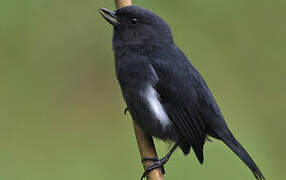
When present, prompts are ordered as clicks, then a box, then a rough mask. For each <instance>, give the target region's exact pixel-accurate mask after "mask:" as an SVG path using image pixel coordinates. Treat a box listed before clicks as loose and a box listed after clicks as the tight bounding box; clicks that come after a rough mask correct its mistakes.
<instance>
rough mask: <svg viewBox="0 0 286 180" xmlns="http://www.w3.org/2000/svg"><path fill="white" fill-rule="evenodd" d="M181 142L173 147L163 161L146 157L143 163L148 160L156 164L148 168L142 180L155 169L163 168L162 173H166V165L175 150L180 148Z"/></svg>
mask: <svg viewBox="0 0 286 180" xmlns="http://www.w3.org/2000/svg"><path fill="white" fill-rule="evenodd" d="M180 142H181V141H178V142H176V144H175V145H174V146H173V147H172V149H171V150H170V151H169V152H168V153H167V154H166V156H164V157H163V158H162V159H157V158H153V157H145V158H143V159H142V162H144V161H147V160H151V161H154V163H152V164H150V165H149V166H147V169H146V170H145V172H144V173H143V175H142V176H141V180H142V179H143V178H144V177H146V175H147V174H148V173H149V172H150V171H152V170H153V169H157V168H159V167H161V169H162V173H163V174H164V173H165V170H164V164H166V163H167V162H168V160H169V158H170V157H171V155H172V154H173V152H174V151H175V149H176V148H177V147H178V146H179V144H180Z"/></svg>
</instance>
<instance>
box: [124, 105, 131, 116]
mask: <svg viewBox="0 0 286 180" xmlns="http://www.w3.org/2000/svg"><path fill="white" fill-rule="evenodd" d="M127 111H130V110H129V109H128V107H126V108H125V109H124V115H126V113H127Z"/></svg>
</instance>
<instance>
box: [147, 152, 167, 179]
mask: <svg viewBox="0 0 286 180" xmlns="http://www.w3.org/2000/svg"><path fill="white" fill-rule="evenodd" d="M168 160H169V158H168V157H164V158H162V159H157V158H154V157H145V158H143V159H142V163H143V162H144V161H153V163H152V164H150V165H148V166H147V169H146V170H145V171H144V173H143V175H142V176H141V180H143V179H144V177H146V176H147V174H148V173H149V172H151V171H152V170H154V169H157V168H161V172H162V174H165V169H164V164H166V163H167V162H168Z"/></svg>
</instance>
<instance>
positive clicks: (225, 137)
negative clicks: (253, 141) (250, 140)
mask: <svg viewBox="0 0 286 180" xmlns="http://www.w3.org/2000/svg"><path fill="white" fill-rule="evenodd" d="M217 136H218V138H219V139H221V140H222V141H223V142H224V143H225V144H226V145H227V146H228V147H229V148H230V149H231V150H232V151H233V152H234V153H235V154H236V155H237V156H238V157H239V158H240V159H241V160H242V161H243V162H244V163H245V164H246V165H247V167H248V168H249V169H250V170H251V171H252V173H253V175H254V176H255V178H256V179H257V180H265V177H264V176H263V174H262V173H261V171H260V170H259V169H258V167H257V166H256V164H255V162H254V161H253V160H252V158H251V157H250V156H249V154H248V153H247V152H246V150H245V149H244V148H243V147H242V146H241V145H240V144H239V142H238V141H237V140H236V139H235V138H234V136H233V135H232V133H231V132H230V131H229V129H228V128H227V127H225V128H224V130H222V131H220V132H219V133H217Z"/></svg>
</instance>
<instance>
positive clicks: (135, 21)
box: [130, 18, 138, 24]
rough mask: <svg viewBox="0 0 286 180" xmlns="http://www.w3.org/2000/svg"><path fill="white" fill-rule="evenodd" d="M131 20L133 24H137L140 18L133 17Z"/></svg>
mask: <svg viewBox="0 0 286 180" xmlns="http://www.w3.org/2000/svg"><path fill="white" fill-rule="evenodd" d="M130 22H131V24H137V23H138V19H136V18H132V19H131V20H130Z"/></svg>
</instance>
